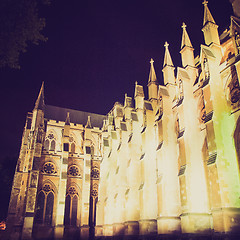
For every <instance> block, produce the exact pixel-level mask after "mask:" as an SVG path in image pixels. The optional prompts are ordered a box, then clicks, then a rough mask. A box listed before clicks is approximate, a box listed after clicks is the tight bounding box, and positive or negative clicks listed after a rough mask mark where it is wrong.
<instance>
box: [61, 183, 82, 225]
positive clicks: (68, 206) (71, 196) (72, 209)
mask: <svg viewBox="0 0 240 240" xmlns="http://www.w3.org/2000/svg"><path fill="white" fill-rule="evenodd" d="M78 201H79V198H78V193H77V190H76V188H75V187H73V186H72V187H69V188H68V191H67V195H66V202H65V215H64V225H65V226H67V225H71V226H77V213H78Z"/></svg>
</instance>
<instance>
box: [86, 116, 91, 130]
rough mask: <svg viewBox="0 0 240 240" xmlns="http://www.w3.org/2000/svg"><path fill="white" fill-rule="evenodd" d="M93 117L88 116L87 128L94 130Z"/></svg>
mask: <svg viewBox="0 0 240 240" xmlns="http://www.w3.org/2000/svg"><path fill="white" fill-rule="evenodd" d="M90 119H91V117H90V116H88V120H87V124H86V128H92V124H91V120H90Z"/></svg>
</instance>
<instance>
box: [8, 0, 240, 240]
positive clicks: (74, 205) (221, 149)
mask: <svg viewBox="0 0 240 240" xmlns="http://www.w3.org/2000/svg"><path fill="white" fill-rule="evenodd" d="M236 2H237V1H236ZM203 7H204V16H203V27H202V32H203V35H204V41H205V42H204V43H203V44H202V45H201V48H200V53H199V55H198V56H197V57H196V58H194V48H193V46H192V43H191V40H190V37H189V35H188V33H187V28H186V25H185V24H183V25H182V29H183V32H182V43H181V49H180V53H181V58H182V67H177V68H176V67H175V66H174V64H173V62H172V59H171V54H170V51H169V49H168V43H167V42H166V43H165V56H164V65H163V69H162V71H163V77H164V85H159V83H158V81H157V77H156V74H155V70H154V61H153V60H151V61H150V73H149V79H148V83H147V88H148V98H147V97H146V96H144V91H143V86H141V85H139V84H138V83H137V82H136V83H135V93H134V96H133V97H130V96H127V95H125V101H124V103H118V102H116V103H115V104H114V106H113V108H112V109H111V110H110V111H109V113H108V114H107V115H98V114H94V113H88V112H82V111H77V110H72V109H66V108H61V107H56V106H50V105H46V104H45V102H44V86H43V85H42V87H41V90H40V93H39V96H38V98H37V100H36V103H35V107H34V109H33V111H32V112H30V113H28V114H27V118H26V124H25V127H24V131H23V135H22V144H21V149H20V153H19V159H18V162H17V166H16V171H15V176H14V181H13V186H12V193H11V199H10V203H9V210H8V219H7V232H6V236H7V237H6V239H13V240H17V239H74V240H75V239H93V238H95V239H105V238H108V239H113V238H114V239H118V238H119V239H137V238H141V239H144V237H146V238H145V239H157V238H158V239H161V238H160V237H161V236H187V235H188V234H190V235H191V236H200V235H201V236H206V237H207V236H213V237H214V236H217V234H223V235H224V234H225V235H227V236H228V235H231V236H233V235H234V236H235V235H236V236H239V232H240V85H239V80H240V14H239V13H237V12H235V13H236V14H235V16H231V20H230V26H229V28H227V29H226V30H225V31H224V32H223V33H222V34H221V35H220V34H219V33H218V25H217V24H216V22H215V20H214V17H213V16H212V14H211V12H210V10H209V8H208V5H207V1H206V0H205V1H204V2H203ZM131 237H132V238H131ZM164 239H166V238H164ZM211 239H212V238H211ZM214 239H217V238H214Z"/></svg>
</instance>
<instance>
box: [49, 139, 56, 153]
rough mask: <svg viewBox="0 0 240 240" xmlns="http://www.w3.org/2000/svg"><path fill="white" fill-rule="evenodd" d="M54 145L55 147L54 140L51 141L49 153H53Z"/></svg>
mask: <svg viewBox="0 0 240 240" xmlns="http://www.w3.org/2000/svg"><path fill="white" fill-rule="evenodd" d="M55 145H56V143H55V140H52V141H51V147H50V150H51V151H55Z"/></svg>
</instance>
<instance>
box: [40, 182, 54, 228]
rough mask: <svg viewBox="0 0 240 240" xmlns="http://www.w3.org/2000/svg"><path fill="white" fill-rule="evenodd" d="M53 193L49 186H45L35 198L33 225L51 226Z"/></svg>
mask: <svg viewBox="0 0 240 240" xmlns="http://www.w3.org/2000/svg"><path fill="white" fill-rule="evenodd" d="M53 205H54V193H53V190H52V188H51V187H50V185H49V184H45V185H44V187H43V188H42V190H41V191H40V192H39V194H38V196H37V203H36V214H35V223H40V224H45V225H52V217H53Z"/></svg>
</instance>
